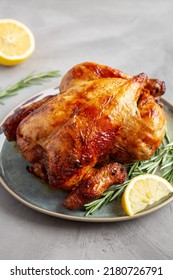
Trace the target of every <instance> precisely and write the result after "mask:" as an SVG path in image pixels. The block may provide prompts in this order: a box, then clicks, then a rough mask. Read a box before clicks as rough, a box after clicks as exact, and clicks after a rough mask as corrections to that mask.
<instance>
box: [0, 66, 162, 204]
mask: <svg viewBox="0 0 173 280" xmlns="http://www.w3.org/2000/svg"><path fill="white" fill-rule="evenodd" d="M60 90H61V92H62V93H61V94H60V95H58V96H55V97H52V98H50V99H49V100H48V101H47V102H46V103H43V104H42V105H41V106H38V108H37V109H36V110H34V111H33V112H31V113H30V114H29V115H28V116H25V117H24V118H23V120H21V119H20V121H19V125H18V126H17V131H16V138H17V143H18V146H19V148H20V150H21V152H22V154H23V155H24V157H25V158H26V159H27V160H28V161H29V162H31V163H33V167H32V168H30V172H32V173H34V174H36V175H37V176H39V177H41V178H42V179H44V180H46V181H47V182H48V183H49V184H50V185H51V186H52V187H53V188H62V189H64V190H67V191H68V192H69V193H70V192H71V191H72V193H70V194H69V197H68V198H67V199H66V200H65V202H64V205H65V206H66V207H68V208H69V209H75V208H77V207H79V205H81V203H85V202H86V201H87V202H88V201H89V200H90V199H93V198H95V197H98V196H100V195H101V194H102V193H103V191H105V189H107V188H108V187H109V186H110V185H111V184H113V183H114V182H116V183H121V182H122V181H123V180H124V179H123V180H122V177H123V178H125V171H121V172H119V171H117V173H116V175H115V176H113V177H112V175H111V176H110V170H111V169H110V166H114V164H115V162H121V163H129V162H134V161H138V160H145V159H148V158H150V157H151V156H152V155H153V153H154V152H155V151H156V149H157V148H158V147H159V146H160V144H161V142H162V139H163V137H164V133H165V128H166V117H165V114H164V111H163V109H162V106H161V105H159V104H157V102H155V99H158V98H159V97H160V95H162V94H163V93H164V91H165V86H164V83H163V82H161V81H158V80H155V79H148V77H147V76H146V74H143V73H142V74H140V75H138V76H134V77H131V76H129V75H127V74H124V73H122V72H120V71H118V70H115V69H112V68H110V67H107V66H102V65H98V64H95V63H84V64H80V65H77V66H75V67H74V68H72V69H71V70H70V71H69V72H68V73H67V74H66V75H65V77H64V78H63V79H62V82H61V85H60ZM15 119H16V115H15V118H14V120H15ZM8 124H9V122H8V120H7V121H6V123H5V124H4V126H3V129H4V132H5V133H6V131H7V130H9V128H8ZM10 124H11V128H12V126H13V125H12V117H11V121H10ZM14 130H16V122H15V129H14ZM14 130H13V129H12V131H13V134H14ZM7 134H8V135H9V134H10V132H8V133H6V135H7ZM8 139H10V136H8ZM10 140H11V139H10ZM118 166H119V165H117V166H116V167H117V169H118V168H119V169H118V170H120V169H121V167H120V166H119V167H118ZM121 173H122V174H123V175H122V174H121ZM98 178H99V179H100V178H103V179H102V180H100V184H99V183H98V182H99V179H98ZM108 182H109V183H108ZM74 186H76V187H74ZM86 186H87V187H86ZM88 186H90V187H88ZM94 186H97V187H94ZM85 194H86V195H85ZM75 201H76V204H75ZM79 202H80V203H79Z"/></svg>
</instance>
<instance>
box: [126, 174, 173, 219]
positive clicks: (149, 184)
mask: <svg viewBox="0 0 173 280" xmlns="http://www.w3.org/2000/svg"><path fill="white" fill-rule="evenodd" d="M171 192H173V187H172V186H171V184H170V183H168V181H166V180H165V179H163V178H162V177H160V176H157V175H153V174H143V175H139V176H137V177H135V178H133V179H132V180H131V181H130V182H129V184H128V185H127V187H126V189H125V191H124V193H123V196H122V201H121V202H122V207H123V210H124V212H125V213H126V214H127V215H129V216H133V215H134V214H136V213H138V212H140V211H142V210H143V209H145V208H146V207H147V206H149V205H151V204H153V203H154V202H156V201H158V200H160V199H161V198H164V197H166V196H167V195H168V194H169V193H171Z"/></svg>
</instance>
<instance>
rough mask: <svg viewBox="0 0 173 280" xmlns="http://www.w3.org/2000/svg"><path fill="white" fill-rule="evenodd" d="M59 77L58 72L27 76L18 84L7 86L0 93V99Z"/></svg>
mask: <svg viewBox="0 0 173 280" xmlns="http://www.w3.org/2000/svg"><path fill="white" fill-rule="evenodd" d="M55 77H60V72H59V71H58V70H56V71H50V72H47V73H39V74H36V75H29V76H27V77H26V78H24V79H22V80H20V81H19V82H17V83H15V84H13V85H12V86H9V87H8V88H6V89H5V90H3V91H1V92H0V98H4V97H7V96H12V95H15V94H16V93H17V92H18V91H19V90H21V89H23V88H26V87H30V86H32V85H41V84H42V83H43V82H48V81H49V79H50V78H55Z"/></svg>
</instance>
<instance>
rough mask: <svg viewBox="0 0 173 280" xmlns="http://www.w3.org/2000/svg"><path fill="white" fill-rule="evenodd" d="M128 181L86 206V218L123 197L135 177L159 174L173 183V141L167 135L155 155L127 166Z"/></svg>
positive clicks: (114, 186) (111, 188) (110, 189)
mask: <svg viewBox="0 0 173 280" xmlns="http://www.w3.org/2000/svg"><path fill="white" fill-rule="evenodd" d="M126 168H127V171H128V180H126V181H125V182H124V183H123V184H121V185H113V186H111V187H110V188H109V190H107V191H105V192H104V193H103V195H102V197H100V198H98V199H96V200H94V201H91V202H89V203H87V204H85V205H84V206H85V210H86V216H88V215H91V214H93V213H94V212H95V211H96V210H99V209H100V208H101V207H103V206H104V205H106V204H107V203H108V202H111V201H113V200H114V199H117V198H118V197H120V195H122V193H123V191H124V189H125V188H126V186H127V185H128V183H129V181H130V180H131V179H132V178H134V177H135V176H138V175H141V174H144V173H150V174H154V173H156V172H159V173H160V174H161V176H162V177H163V178H165V179H166V180H167V181H168V182H172V181H173V141H170V139H169V137H168V135H167V133H166V134H165V137H164V140H163V142H162V144H161V145H160V147H159V148H158V149H157V151H156V152H155V154H154V155H153V156H152V157H151V158H150V159H148V160H145V161H140V162H135V163H134V164H129V165H126Z"/></svg>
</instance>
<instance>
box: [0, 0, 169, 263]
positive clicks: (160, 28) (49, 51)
mask: <svg viewBox="0 0 173 280" xmlns="http://www.w3.org/2000/svg"><path fill="white" fill-rule="evenodd" d="M172 15H173V1H171V0H165V1H162V0H153V1H150V0H145V1H140V0H121V1H119V0H106V1H105V0H104V1H102V0H83V1H82V0H63V1H60V0H49V1H43V0H42V1H41V0H37V1H36V0H30V1H28V0H27V1H25V0H15V1H13V0H8V1H7V0H1V1H0V18H15V19H17V20H19V21H22V22H24V23H25V24H27V25H28V26H29V27H30V28H31V30H32V31H33V33H34V35H35V38H36V50H35V52H34V54H33V55H32V57H31V58H30V59H29V60H28V61H26V62H25V63H23V64H21V65H19V66H16V67H11V68H8V67H0V88H1V89H3V88H6V87H7V86H8V85H10V84H12V83H14V82H16V81H18V80H20V79H21V78H23V77H25V76H26V75H28V74H30V73H31V72H33V71H36V72H42V71H49V70H55V69H59V70H60V71H61V73H62V75H63V74H64V73H65V72H66V71H67V70H68V69H69V68H71V67H72V66H74V65H75V64H77V63H80V62H83V61H95V62H98V63H102V64H107V65H110V66H112V67H115V68H117V69H120V70H122V71H124V72H127V73H129V74H138V73H140V72H146V73H147V74H148V75H149V76H150V77H157V78H160V79H162V80H164V81H165V82H166V85H167V93H166V96H165V97H166V98H167V99H168V100H170V101H172V102H173V96H172V89H173V78H172V77H173V65H172V62H173V51H172V50H173V36H172V26H173V16H172ZM58 83H59V80H58V79H57V80H51V81H50V82H49V83H47V84H44V85H41V86H37V87H31V88H29V89H26V90H23V91H22V92H20V93H19V94H18V95H16V96H15V97H11V98H7V99H5V100H4V105H0V120H2V119H3V118H4V117H5V116H6V114H7V113H8V112H9V111H10V110H11V109H12V108H13V107H14V106H16V105H18V104H19V103H20V102H22V101H23V100H25V99H26V98H28V97H30V96H32V95H33V94H35V93H37V92H38V91H40V90H42V89H43V88H45V87H49V86H51V85H55V84H58ZM172 221H173V203H170V204H169V205H167V206H166V207H164V208H162V209H161V210H159V211H157V212H155V213H153V214H151V215H149V216H146V217H143V218H141V219H138V220H133V221H130V222H123V223H108V224H104V223H102V224H89V223H79V222H72V221H67V220H60V219H57V218H53V217H49V216H45V215H43V214H40V213H37V212H34V211H33V210H31V209H29V208H27V207H26V206H24V205H22V204H21V203H19V202H18V201H16V200H15V199H14V198H13V197H12V196H10V195H9V194H8V193H7V192H6V191H5V189H4V188H3V187H1V186H0V258H1V259H173V248H172V247H173V246H172V244H173V223H172Z"/></svg>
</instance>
